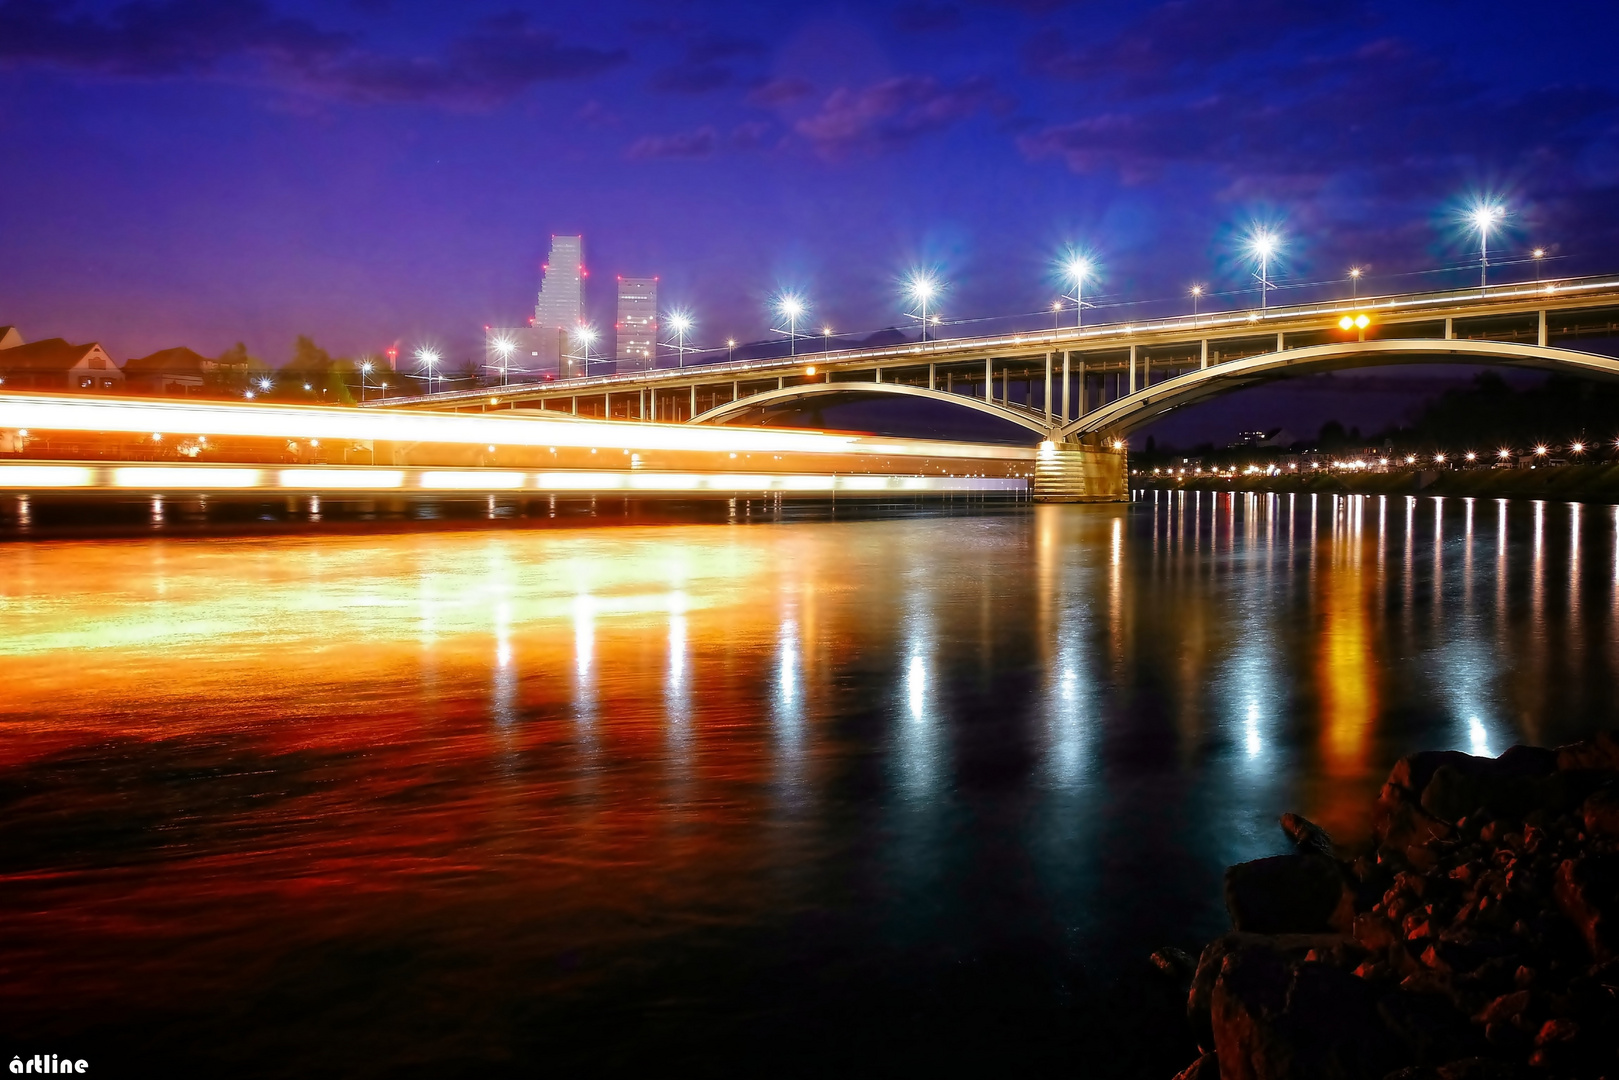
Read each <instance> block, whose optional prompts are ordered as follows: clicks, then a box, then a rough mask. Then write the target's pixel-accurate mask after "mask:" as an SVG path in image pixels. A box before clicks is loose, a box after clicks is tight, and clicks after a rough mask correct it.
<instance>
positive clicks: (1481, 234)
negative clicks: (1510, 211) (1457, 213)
mask: <svg viewBox="0 0 1619 1080" xmlns="http://www.w3.org/2000/svg"><path fill="white" fill-rule="evenodd" d="M1506 216H1507V212H1506V210H1505V209H1504V208H1503V207H1502V206H1501V204H1500V203H1490V202H1486V203H1479V204H1478V205H1476V206H1474V207H1473V209H1471V210H1469V211H1468V212H1467V219H1468V220H1469V221H1471V222H1472V223H1473V228H1475V229H1477V230H1478V287H1479V289H1481V290H1483V289H1487V288H1489V285H1490V229H1491V227H1493V226H1494V225H1495V223H1496V222H1498V221H1500V220H1501V219H1502V218H1504V217H1506Z"/></svg>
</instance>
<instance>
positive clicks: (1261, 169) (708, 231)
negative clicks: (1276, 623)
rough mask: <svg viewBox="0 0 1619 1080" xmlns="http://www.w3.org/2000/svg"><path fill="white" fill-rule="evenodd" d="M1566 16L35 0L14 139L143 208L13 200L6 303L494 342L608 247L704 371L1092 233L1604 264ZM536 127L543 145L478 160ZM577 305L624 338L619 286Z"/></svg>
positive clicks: (1609, 231)
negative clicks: (691, 328) (780, 310)
mask: <svg viewBox="0 0 1619 1080" xmlns="http://www.w3.org/2000/svg"><path fill="white" fill-rule="evenodd" d="M1576 7H1577V8H1579V10H1578V12H1571V13H1569V17H1571V18H1573V17H1578V18H1580V19H1583V20H1585V22H1586V23H1587V25H1588V26H1589V29H1590V32H1589V33H1586V34H1583V35H1580V36H1579V38H1578V40H1569V39H1567V38H1566V36H1558V37H1555V39H1548V40H1545V41H1541V40H1538V39H1530V40H1525V39H1524V37H1523V35H1519V34H1514V33H1511V32H1509V31H1510V13H1509V12H1507V11H1504V10H1503V11H1496V10H1494V9H1488V10H1485V11H1482V12H1476V13H1473V14H1472V15H1471V16H1470V17H1469V18H1468V19H1466V20H1457V19H1448V18H1444V17H1442V16H1441V15H1440V14H1439V13H1410V12H1404V11H1400V10H1398V9H1394V8H1392V7H1385V6H1383V5H1379V4H1360V5H1346V6H1341V7H1335V8H1331V9H1322V10H1311V11H1308V12H1302V11H1298V10H1295V9H1293V8H1290V7H1286V6H1282V5H1260V6H1259V7H1254V6H1253V5H1244V6H1241V7H1233V6H1230V5H1226V4H1220V3H1181V4H1167V5H1145V6H1139V7H1136V8H1134V9H1131V10H1127V11H1126V10H1121V11H1115V12H1111V13H1106V14H1105V15H1096V14H1088V13H1085V12H1082V11H1080V10H1079V9H1077V8H1072V7H1069V6H1067V5H1062V4H1056V3H1052V4H1025V5H1019V6H1018V7H1016V8H1012V9H1007V10H991V9H989V8H986V7H980V6H971V5H952V4H933V5H917V4H896V5H892V6H889V7H884V8H877V9H872V10H871V11H868V12H861V13H859V14H853V13H848V12H834V13H827V12H824V11H821V10H819V9H816V8H812V7H809V6H788V7H786V8H782V9H779V10H774V11H772V12H771V13H770V14H769V15H768V16H767V15H765V14H764V13H760V12H756V11H753V10H751V9H747V8H743V7H736V8H730V7H724V6H719V7H711V8H708V9H705V11H704V12H703V13H702V14H701V15H698V14H689V15H684V16H681V17H678V18H674V19H671V18H668V17H663V18H661V20H660V17H659V15H658V13H657V11H656V10H655V9H652V8H648V7H646V6H644V5H640V4H608V5H604V6H602V7H601V8H599V9H596V10H593V11H592V12H591V13H588V14H580V13H570V14H567V15H565V16H564V15H556V16H549V17H547V16H542V15H541V14H538V13H536V14H533V15H501V14H499V13H498V12H496V11H495V10H494V9H493V8H491V7H484V6H473V7H472V8H471V9H469V10H467V11H466V13H465V14H457V15H445V14H428V13H423V12H419V11H415V12H408V11H403V10H399V11H389V12H386V13H380V14H379V13H378V10H380V9H377V10H373V9H363V8H358V7H356V8H351V9H346V10H339V11H335V12H334V11H332V10H330V9H325V8H316V7H314V6H313V5H299V4H293V3H289V4H280V5H273V6H272V5H261V6H257V7H253V6H250V7H248V8H244V9H242V10H241V11H239V12H237V13H235V14H233V15H231V16H230V18H229V19H226V20H224V21H222V22H221V24H220V25H218V26H212V27H204V28H197V27H194V26H193V27H188V28H186V29H185V30H184V31H183V34H187V35H190V36H189V37H185V38H184V41H183V42H182V41H181V38H180V37H179V36H177V35H181V34H182V31H181V30H179V29H176V27H175V25H174V24H173V20H170V21H169V22H165V21H164V20H163V19H162V18H161V16H162V15H163V13H164V12H167V11H169V10H170V8H169V7H168V6H165V5H161V4H160V5H155V6H153V7H152V8H150V9H145V8H142V9H134V8H127V9H126V8H116V9H115V8H108V7H105V6H100V5H93V4H85V5H79V6H70V7H66V8H61V9H53V10H51V11H44V10H43V9H37V10H36V9H33V8H27V9H25V8H23V7H21V6H17V5H10V6H7V7H6V8H5V9H4V12H3V15H0V21H3V22H4V25H5V27H6V29H7V31H8V33H7V35H6V37H7V42H8V43H7V44H6V45H5V46H3V47H0V132H3V133H4V134H5V135H6V137H7V139H8V140H9V142H10V143H11V145H13V146H14V147H15V148H16V152H18V153H20V154H23V155H27V156H30V157H32V158H33V159H34V160H55V159H60V158H62V153H63V151H64V150H65V149H66V148H67V147H68V146H70V145H71V146H73V147H79V148H82V149H78V150H76V151H75V152H76V153H77V154H79V155H81V156H84V159H85V160H86V161H89V160H92V159H96V158H105V159H106V160H111V161H117V162H120V175H121V184H120V185H119V186H118V188H117V189H116V190H114V189H105V188H99V187H98V188H97V189H96V191H95V194H94V196H93V197H92V196H91V195H90V194H89V193H88V191H87V189H86V188H85V187H84V184H85V181H84V180H83V179H80V178H79V176H78V175H77V174H69V175H67V176H66V177H65V178H64V179H63V180H62V181H61V182H60V183H58V184H55V185H54V186H53V185H46V184H44V183H42V182H41V180H40V179H39V178H38V177H37V176H32V175H21V174H13V175H11V176H10V177H8V179H7V180H6V181H4V182H3V183H4V184H5V185H6V190H7V195H8V197H7V198H6V199H5V200H4V201H3V204H4V206H5V207H6V208H7V209H4V210H0V219H3V220H0V223H3V224H4V226H5V231H6V233H7V235H8V237H10V238H11V243H12V246H13V250H14V251H17V252H20V253H22V255H23V256H24V257H23V258H22V259H20V260H13V261H11V263H10V266H11V268H10V269H9V270H7V271H0V293H3V294H4V295H6V296H7V297H8V299H10V301H11V305H8V307H14V308H15V310H8V311H7V312H5V313H3V314H0V318H4V319H5V320H6V321H8V322H16V323H19V324H23V325H27V326H29V327H31V328H33V329H32V333H34V334H37V335H39V336H46V335H60V336H64V337H68V338H70V339H80V340H83V339H91V338H93V339H100V340H105V341H106V342H107V343H108V347H109V349H110V350H111V351H112V352H114V354H117V355H123V354H128V355H140V354H142V353H145V352H149V351H151V350H152V349H156V348H161V347H166V346H169V345H173V344H176V343H179V342H184V343H186V344H188V345H191V346H192V347H194V348H197V349H199V350H200V351H202V352H205V353H216V352H218V351H220V350H222V349H223V348H225V347H227V346H228V345H230V344H231V343H233V342H234V341H236V340H245V341H247V342H248V344H249V346H250V348H251V349H252V350H253V351H255V352H257V353H260V354H263V355H267V356H272V357H273V356H275V355H278V354H279V353H280V352H281V351H282V350H283V349H285V348H286V343H287V342H290V341H291V339H292V338H293V337H294V336H295V335H296V334H298V333H307V334H310V335H312V336H314V337H316V338H317V339H318V340H321V341H322V342H323V343H325V344H327V345H328V347H329V348H331V349H332V351H334V352H337V353H344V354H351V355H352V354H357V353H361V352H367V351H373V352H374V351H378V350H380V348H382V347H384V346H386V345H387V344H389V343H399V344H401V345H405V346H408V345H410V344H411V343H413V342H416V341H421V340H431V341H434V342H437V343H438V344H439V345H440V347H442V348H444V349H446V350H447V352H449V353H455V354H460V355H470V354H473V353H474V352H475V350H476V349H477V347H478V345H477V340H476V339H477V334H476V328H477V327H479V326H482V325H486V324H487V325H509V324H510V323H511V321H512V319H513V318H514V317H517V316H519V315H520V314H521V313H522V312H523V306H522V296H523V293H524V292H525V291H527V290H529V289H531V288H532V285H530V284H528V283H529V282H530V281H532V279H533V276H534V274H535V270H536V268H537V267H538V266H539V264H540V263H541V262H542V261H543V260H544V257H545V251H544V238H545V237H546V236H548V235H550V234H551V233H558V234H562V235H573V234H589V235H590V236H591V237H592V245H593V252H594V254H593V261H596V262H598V263H600V265H602V266H603V267H608V266H623V267H626V268H629V267H640V266H658V267H661V268H663V270H664V272H663V278H664V280H663V282H662V289H663V291H664V293H665V294H666V295H667V297H668V302H667V303H666V304H665V306H666V307H683V308H690V309H692V310H693V312H694V313H695V314H696V315H697V317H698V320H699V327H700V330H701V336H700V339H699V340H698V342H697V343H698V344H702V345H709V346H713V345H717V344H719V343H720V342H721V341H723V339H724V338H725V337H728V336H733V337H736V338H738V339H740V340H750V339H758V338H763V337H765V336H766V334H767V332H768V328H769V327H768V320H767V310H768V297H769V296H771V295H774V294H776V293H777V292H779V291H781V290H782V289H784V288H790V289H793V290H796V291H798V292H800V293H802V294H803V295H805V296H806V297H807V298H809V300H810V301H811V303H812V304H813V305H814V307H815V310H816V312H817V317H818V318H819V317H825V318H827V319H828V320H829V321H831V322H832V324H833V325H834V326H835V327H837V328H838V329H839V330H844V329H848V330H851V331H852V330H859V329H876V328H880V327H882V326H889V325H903V324H904V314H903V313H904V310H905V306H904V303H905V302H904V298H903V296H902V295H901V291H902V279H903V275H904V274H905V273H906V272H908V271H909V270H911V269H913V268H914V267H917V266H924V267H928V268H932V269H936V270H937V272H938V273H939V274H940V275H941V277H942V278H943V279H945V280H948V281H949V282H950V283H951V292H950V295H949V297H948V303H947V305H946V309H945V311H944V314H945V316H946V317H947V318H948V317H950V316H951V315H954V314H956V313H958V312H974V313H999V312H1017V311H1029V310H1036V309H1038V308H1039V307H1043V306H1046V305H1048V304H1049V303H1050V301H1051V300H1052V299H1053V298H1055V297H1056V296H1058V295H1060V289H1061V287H1062V283H1061V282H1060V281H1059V280H1057V278H1058V275H1057V273H1056V268H1055V263H1056V261H1057V259H1058V258H1059V257H1060V255H1061V253H1062V252H1063V251H1064V250H1065V249H1067V248H1068V247H1070V246H1073V245H1082V246H1085V247H1087V248H1091V249H1094V253H1095V256H1096V259H1097V263H1098V266H1099V274H1098V277H1097V279H1096V280H1095V281H1094V282H1091V283H1089V284H1087V287H1086V299H1087V302H1090V300H1091V299H1092V296H1093V291H1094V296H1095V298H1096V300H1097V302H1099V303H1106V302H1108V300H1109V298H1118V297H1121V296H1129V297H1148V296H1164V297H1168V296H1173V295H1178V294H1179V293H1180V292H1181V291H1182V290H1184V289H1185V288H1187V287H1188V286H1190V285H1191V284H1193V283H1194V282H1203V283H1205V284H1206V285H1207V287H1208V288H1209V289H1210V290H1211V291H1212V292H1218V291H1221V290H1230V289H1240V288H1243V287H1245V286H1246V284H1247V270H1246V268H1245V267H1244V266H1242V265H1241V263H1240V260H1239V259H1237V258H1236V257H1235V255H1234V254H1233V252H1234V249H1235V247H1236V244H1235V243H1234V240H1235V237H1236V236H1238V235H1239V234H1240V233H1241V231H1242V230H1244V229H1246V228H1248V227H1249V226H1251V225H1252V224H1253V223H1254V222H1255V221H1256V220H1262V221H1265V222H1273V223H1276V224H1280V225H1283V226H1285V227H1286V229H1287V231H1288V233H1289V235H1290V236H1291V237H1293V238H1294V239H1295V241H1296V242H1295V244H1294V245H1293V246H1292V247H1291V249H1290V250H1289V252H1288V259H1287V261H1286V263H1285V264H1284V265H1283V266H1281V267H1280V273H1279V275H1278V277H1277V281H1278V283H1279V284H1282V285H1283V286H1286V285H1288V284H1290V283H1293V282H1297V281H1299V280H1321V279H1328V278H1336V277H1341V276H1342V275H1344V274H1346V273H1347V270H1348V268H1349V267H1350V266H1351V265H1364V266H1366V267H1368V272H1369V274H1370V275H1371V276H1372V277H1377V276H1379V275H1391V274H1398V273H1409V272H1416V271H1421V270H1425V269H1430V268H1433V267H1437V266H1448V265H1458V264H1460V263H1461V262H1463V261H1465V259H1466V257H1467V256H1468V255H1469V253H1470V247H1469V244H1468V240H1467V237H1466V235H1465V230H1462V229H1456V228H1452V227H1451V224H1450V222H1449V221H1448V216H1449V209H1450V206H1451V204H1453V203H1455V202H1456V201H1457V200H1460V199H1464V198H1466V197H1468V196H1471V195H1478V194H1482V193H1497V194H1499V195H1500V196H1501V197H1503V198H1504V199H1505V200H1506V201H1508V202H1509V203H1510V205H1512V206H1513V207H1514V208H1515V212H1514V215H1513V217H1512V219H1510V220H1509V221H1507V222H1504V223H1503V226H1504V227H1503V230H1502V232H1501V234H1500V236H1499V237H1498V238H1497V239H1498V241H1499V243H1500V247H1499V248H1496V247H1495V244H1494V242H1492V258H1493V257H1494V253H1495V252H1496V251H1499V252H1500V253H1501V254H1502V255H1503V256H1505V257H1509V258H1510V257H1511V256H1512V254H1513V253H1514V252H1518V253H1521V252H1522V251H1524V250H1527V249H1528V247H1529V246H1531V245H1536V244H1539V245H1544V246H1546V247H1547V248H1549V249H1550V255H1551V257H1552V258H1553V259H1555V260H1556V263H1555V265H1557V266H1558V267H1560V268H1563V267H1566V268H1568V270H1569V272H1574V271H1578V270H1582V269H1604V267H1601V266H1592V265H1590V264H1591V261H1592V260H1593V259H1594V258H1595V257H1596V253H1597V252H1599V251H1600V250H1601V248H1602V246H1603V244H1604V243H1605V242H1607V241H1608V240H1610V239H1611V238H1612V236H1613V235H1614V233H1615V230H1616V223H1615V219H1614V214H1613V212H1612V210H1611V209H1610V208H1609V204H1610V203H1611V200H1609V199H1607V198H1606V197H1605V193H1607V192H1608V191H1609V190H1611V187H1612V179H1611V171H1612V170H1611V168H1610V167H1609V166H1610V164H1611V161H1612V159H1613V157H1614V155H1615V146H1614V130H1613V125H1612V114H1613V102H1614V100H1615V95H1616V91H1619V88H1616V86H1615V78H1614V76H1613V75H1612V74H1611V73H1610V72H1609V71H1608V70H1607V69H1606V67H1605V66H1604V65H1602V64H1600V63H1597V62H1596V60H1597V58H1598V54H1597V50H1598V49H1599V46H1598V45H1597V44H1596V42H1598V41H1600V40H1601V39H1602V38H1603V37H1604V33H1603V28H1604V27H1610V26H1611V25H1612V24H1613V22H1614V18H1615V17H1614V13H1613V12H1612V11H1610V10H1608V9H1606V8H1602V7H1599V6H1597V5H1576ZM548 18H549V19H550V20H551V21H549V22H548V21H547V19H548ZM443 41H448V42H450V44H449V45H447V46H446V45H442V44H440V42H443ZM986 43H987V45H986ZM181 44H184V45H185V48H184V49H181V48H180V45H181ZM1481 66H1482V68H1487V69H1488V70H1490V71H1491V72H1492V76H1491V80H1490V81H1489V83H1488V84H1486V83H1484V82H1481V81H1480V80H1479V79H1478V77H1477V76H1476V75H1475V72H1476V71H1477V70H1480V69H1481ZM1279 88H1280V89H1286V90H1288V91H1289V92H1288V93H1286V94H1282V95H1279V96H1277V95H1274V94H1268V91H1272V90H1277V89H1279ZM108 117H117V118H118V122H117V123H116V124H111V125H109V124H107V123H105V122H104V121H105V119H106V118H108ZM512 123H518V124H521V125H522V126H523V127H525V128H527V129H529V130H530V131H532V132H533V133H534V134H542V133H543V134H544V135H545V138H543V139H541V140H539V141H538V142H537V143H536V142H535V141H534V140H527V141H526V142H525V144H524V145H525V146H527V145H529V144H533V145H536V146H543V148H544V149H543V151H542V150H539V149H535V150H528V149H525V148H523V147H518V148H514V147H513V145H512V144H510V143H509V142H507V141H505V140H493V141H492V140H490V139H488V138H487V135H488V133H489V132H490V131H492V130H494V129H496V128H500V127H503V126H509V125H510V124H512ZM1188 124H1190V125H1192V126H1190V127H1188V126H1186V125H1188ZM294 145H296V146H297V147H298V151H297V153H296V154H293V153H290V147H292V146H294ZM154 151H156V152H155V153H154ZM541 160H545V161H547V162H548V165H547V167H545V168H536V167H532V166H536V165H538V163H539V162H540V161H541ZM1329 177H1330V179H1329ZM654 188H655V189H656V190H659V191H660V192H661V193H662V194H663V196H664V198H663V200H662V201H661V202H658V203H657V204H653V203H652V202H650V201H648V200H646V199H645V197H644V193H645V192H646V191H648V190H652V189H654ZM1007 192H1016V198H1006V197H1005V193H1007ZM137 199H138V200H139V201H140V205H141V207H142V210H141V212H139V213H131V212H129V208H130V206H131V205H132V203H131V202H130V200H137ZM671 201H677V202H679V203H680V205H682V207H683V210H682V212H681V213H678V214H671V213H669V212H667V210H666V207H667V206H668V205H669V204H670V202H671ZM63 205H72V206H74V207H75V208H77V209H76V212H75V213H73V214H61V213H55V212H54V208H56V207H59V206H63ZM969 206H971V207H973V209H971V210H969V209H968V207H969ZM1576 220H1578V221H1580V222H1582V225H1581V227H1580V228H1579V229H1578V230H1575V229H1574V228H1573V227H1572V226H1571V223H1572V222H1574V221H1576ZM69 251H75V252H78V251H89V252H93V253H94V254H93V256H92V257H91V260H90V263H89V265H88V266H87V265H86V263H85V260H83V259H79V258H74V259H68V258H65V257H64V256H65V254H66V253H67V252H69ZM529 295H530V296H532V293H529ZM586 314H587V317H588V318H589V319H590V320H591V321H593V322H595V323H597V324H598V325H600V326H603V327H605V326H606V324H607V323H609V322H611V321H612V319H613V307H612V299H611V298H609V297H607V296H606V295H605V294H604V295H603V296H601V297H598V298H594V299H587V301H586Z"/></svg>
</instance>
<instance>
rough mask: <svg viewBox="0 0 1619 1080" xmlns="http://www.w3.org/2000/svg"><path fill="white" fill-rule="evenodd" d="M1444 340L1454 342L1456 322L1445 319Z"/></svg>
mask: <svg viewBox="0 0 1619 1080" xmlns="http://www.w3.org/2000/svg"><path fill="white" fill-rule="evenodd" d="M1445 340H1446V341H1455V340H1456V320H1455V319H1446V320H1445Z"/></svg>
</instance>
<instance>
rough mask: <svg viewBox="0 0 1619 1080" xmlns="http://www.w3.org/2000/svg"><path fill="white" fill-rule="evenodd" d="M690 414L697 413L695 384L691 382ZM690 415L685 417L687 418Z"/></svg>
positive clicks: (694, 414)
mask: <svg viewBox="0 0 1619 1080" xmlns="http://www.w3.org/2000/svg"><path fill="white" fill-rule="evenodd" d="M691 415H692V416H696V415H697V384H696V383H692V384H691ZM690 418H691V417H687V419H688V420H689V419H690Z"/></svg>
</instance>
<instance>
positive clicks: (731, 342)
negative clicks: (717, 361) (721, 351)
mask: <svg viewBox="0 0 1619 1080" xmlns="http://www.w3.org/2000/svg"><path fill="white" fill-rule="evenodd" d="M735 359H736V338H734V337H731V338H726V339H725V362H726V363H730V362H731V361H732V360H735Z"/></svg>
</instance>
